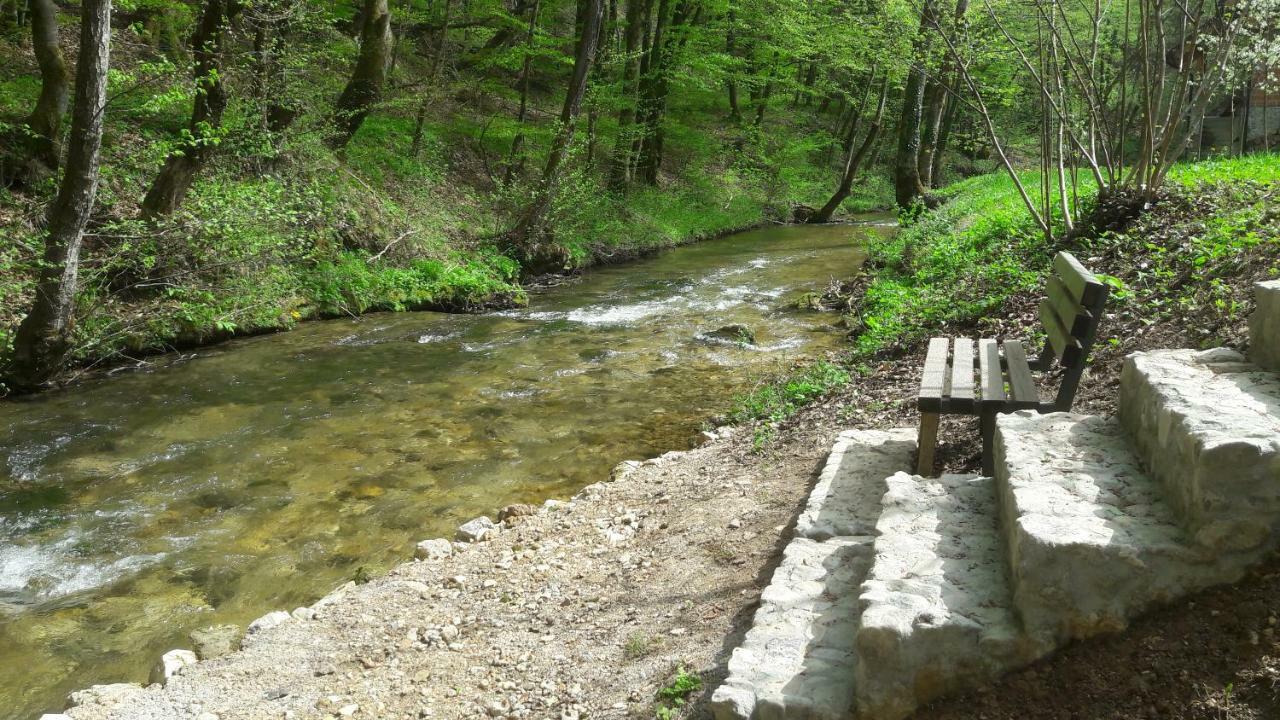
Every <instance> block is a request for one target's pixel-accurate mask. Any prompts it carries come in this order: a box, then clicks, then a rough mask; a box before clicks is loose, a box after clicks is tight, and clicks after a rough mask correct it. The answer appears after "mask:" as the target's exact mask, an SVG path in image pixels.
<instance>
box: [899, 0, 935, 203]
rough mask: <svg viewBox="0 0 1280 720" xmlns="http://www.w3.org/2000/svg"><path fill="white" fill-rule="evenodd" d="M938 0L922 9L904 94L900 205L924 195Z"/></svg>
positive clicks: (900, 152) (901, 126)
mask: <svg viewBox="0 0 1280 720" xmlns="http://www.w3.org/2000/svg"><path fill="white" fill-rule="evenodd" d="M935 14H936V10H935V7H934V0H925V4H924V8H923V9H922V10H921V11H920V32H919V34H918V35H916V40H915V43H914V49H913V52H912V66H911V69H910V70H909V72H908V73H907V87H906V91H905V92H904V93H903V96H902V119H901V120H900V121H899V122H898V158H897V162H896V163H895V168H894V195H895V198H896V199H897V201H898V206H899V207H904V208H905V207H909V206H910V205H911V203H913V202H915V200H916V198H918V197H920V196H922V195H924V193H925V188H924V186H923V185H922V184H921V182H920V125H921V121H922V118H923V115H924V86H925V76H926V72H927V66H928V62H929V52H928V49H929V37H930V35H931V34H932V33H933V32H934V25H935V20H934V16H935Z"/></svg>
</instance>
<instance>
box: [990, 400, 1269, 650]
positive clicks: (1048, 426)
mask: <svg viewBox="0 0 1280 720" xmlns="http://www.w3.org/2000/svg"><path fill="white" fill-rule="evenodd" d="M995 467H996V483H997V488H998V491H999V493H1000V512H1001V528H1002V532H1003V533H1004V536H1005V545H1006V547H1007V548H1008V560H1009V567H1010V575H1011V580H1012V583H1013V588H1014V593H1013V599H1014V604H1015V605H1016V607H1017V608H1018V612H1019V615H1020V617H1021V619H1022V625H1023V628H1024V630H1025V631H1026V632H1027V634H1028V639H1029V642H1030V643H1031V645H1032V646H1033V648H1034V651H1033V652H1036V653H1042V652H1047V651H1048V650H1051V649H1053V648H1054V647H1056V646H1058V645H1061V644H1063V643H1065V642H1067V641H1070V640H1073V639H1078V638H1084V637H1089V636H1091V635H1096V634H1098V633H1102V632H1108V631H1116V630H1120V629H1123V628H1124V627H1125V626H1126V624H1127V623H1128V621H1129V619H1130V618H1132V617H1133V616H1134V615H1136V614H1137V613H1138V612H1141V611H1142V610H1143V609H1144V608H1146V607H1148V606H1150V605H1151V604H1152V603H1154V602H1161V601H1167V600H1171V599H1173V598H1176V597H1179V596H1181V595H1184V594H1186V593H1188V592H1192V591H1194V590H1198V589H1201V588H1204V587H1207V586H1209V585H1214V584H1217V583H1224V582H1233V581H1234V580H1236V579H1238V578H1239V577H1240V575H1241V574H1242V573H1243V568H1244V565H1245V562H1246V561H1247V560H1248V558H1246V557H1244V556H1242V555H1240V554H1233V553H1227V554H1219V553H1217V552H1215V551H1213V550H1211V549H1209V548H1205V547H1203V546H1200V545H1197V544H1195V543H1193V542H1191V541H1190V539H1189V538H1188V537H1187V535H1186V533H1185V531H1184V530H1183V529H1182V527H1181V525H1180V524H1179V523H1178V520H1177V518H1176V517H1175V515H1174V513H1173V511H1172V509H1171V508H1170V507H1169V504H1168V503H1167V502H1166V501H1165V499H1164V492H1163V490H1162V488H1161V487H1160V486H1159V485H1158V484H1157V483H1156V482H1155V481H1154V480H1152V479H1151V478H1150V477H1149V476H1147V475H1146V474H1145V473H1144V472H1143V471H1142V468H1141V465H1140V463H1139V460H1138V456H1137V454H1136V453H1135V452H1134V450H1133V448H1132V446H1131V445H1130V444H1129V441H1128V438H1127V437H1126V435H1125V433H1124V430H1123V428H1121V427H1120V424H1119V422H1118V421H1117V420H1115V419H1114V418H1111V419H1104V418H1100V417H1096V416H1087V415H1077V414H1072V413H1052V414H1048V415H1039V414H1036V413H1034V412H1029V411H1024V412H1019V413H1014V414H1012V415H1004V416H1001V417H1000V418H999V419H998V420H997V422H996V437H995Z"/></svg>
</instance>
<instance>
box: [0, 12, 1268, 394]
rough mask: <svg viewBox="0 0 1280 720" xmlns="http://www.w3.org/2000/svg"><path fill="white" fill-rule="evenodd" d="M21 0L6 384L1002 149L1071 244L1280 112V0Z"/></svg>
mask: <svg viewBox="0 0 1280 720" xmlns="http://www.w3.org/2000/svg"><path fill="white" fill-rule="evenodd" d="M0 9H2V12H0V46H2V47H0V52H2V53H3V57H4V58H5V62H4V66H3V68H0V138H2V139H3V146H2V152H0V188H2V189H0V233H2V234H3V242H2V243H0V355H2V356H3V357H4V358H5V367H6V368H7V369H6V372H5V377H6V380H5V383H6V385H5V391H6V392H13V391H25V390H31V389H35V388H38V387H41V386H44V385H45V384H46V383H48V382H49V381H50V379H51V378H54V377H57V376H58V374H59V372H61V371H63V370H64V369H66V368H68V367H83V366H85V365H88V364H94V363H101V362H122V361H127V360H129V359H131V358H136V357H138V356H140V354H144V353H147V352H152V351H156V350H162V349H167V348H172V347H175V346H179V347H180V346H183V345H191V344H197V343H201V342H207V341H209V340H212V339H217V338H220V337H226V336H229V335H233V334H238V333H249V332H257V331H262V330H268V329H276V328H282V327H288V326H289V325H291V324H293V323H295V322H297V321H299V320H302V319H306V318H311V317H325V316H337V315H344V314H356V313H361V312H364V311H367V310H371V309H406V308H426V307H431V308H444V309H468V308H481V307H490V306H494V305H501V304H506V303H518V302H520V301H521V299H522V297H523V290H522V289H521V283H522V282H524V281H527V280H529V279H530V278H533V277H536V276H538V275H541V274H544V273H553V272H564V271H569V270H573V269H576V268H580V267H583V266H586V265H589V264H592V263H598V262H605V261H610V260H615V259H622V258H627V257H633V256H635V255H636V254H638V253H641V252H644V251H646V250H649V249H652V248H656V247H662V246H666V245H671V244H675V243H680V242H685V241H689V240H693V239H698V238H701V237H707V236H710V235H713V234H716V233H720V232H724V231H727V230H732V229H737V228H743V227H749V226H752V225H756V224H759V223H761V222H767V221H808V222H827V221H830V220H832V219H834V218H837V217H839V216H840V215H841V214H843V213H851V212H856V211H865V210H869V209H874V208H881V209H889V208H893V207H896V208H898V209H899V211H900V213H901V216H902V218H903V219H904V222H908V223H910V222H911V221H912V218H914V217H916V216H917V215H918V214H919V212H920V208H924V207H927V206H930V205H933V204H936V201H937V196H936V195H935V193H934V189H935V188H938V187H940V186H941V185H943V184H944V183H948V182H951V181H954V180H957V179H960V178H963V177H966V176H969V175H973V174H978V173H982V172H990V171H993V170H1002V171H1004V172H1005V173H1007V175H1008V178H1009V179H1010V181H1011V182H1012V183H1013V186H1014V188H1015V189H1016V191H1017V194H1018V197H1019V199H1020V201H1021V204H1022V211H1025V213H1026V215H1028V216H1029V217H1030V218H1031V222H1032V223H1033V225H1034V227H1036V228H1037V231H1038V232H1039V233H1041V234H1042V235H1043V236H1044V237H1045V238H1046V239H1049V240H1052V239H1053V238H1055V237H1059V236H1063V237H1067V236H1071V235H1072V234H1074V233H1077V232H1079V231H1080V230H1081V228H1082V227H1090V226H1093V225H1097V224H1103V225H1105V224H1106V223H1107V222H1109V218H1113V217H1114V216H1116V215H1126V214H1131V213H1132V211H1133V209H1134V208H1136V207H1141V206H1142V205H1143V204H1144V203H1147V202H1149V201H1150V200H1152V199H1153V198H1154V197H1155V195H1156V193H1157V192H1158V190H1159V188H1160V187H1161V185H1162V183H1164V181H1165V180H1166V178H1167V176H1168V174H1169V172H1170V169H1171V168H1172V167H1173V166H1174V164H1175V163H1177V162H1178V161H1179V160H1183V159H1186V158H1188V157H1190V156H1197V157H1198V156H1204V155H1212V154H1223V153H1227V154H1235V153H1241V152H1245V151H1247V150H1252V149H1256V148H1265V147H1269V146H1270V145H1271V144H1272V143H1275V142H1276V130H1275V128H1276V127H1277V126H1280V116H1277V114H1275V113H1274V112H1271V111H1272V108H1273V106H1274V104H1273V103H1272V102H1271V101H1270V100H1269V98H1271V97H1273V96H1274V95H1280V88H1278V87H1274V85H1275V84H1276V80H1277V78H1276V73H1275V72H1274V70H1273V68H1275V67H1276V66H1277V56H1278V55H1280V52H1278V51H1277V47H1276V46H1277V43H1278V42H1280V40H1278V34H1277V24H1278V23H1280V20H1278V18H1280V4H1278V3H1277V2H1276V0H1226V1H1215V2H1193V3H1182V2H1173V1H1171V0H1107V1H1104V0H1073V1H1071V2H1053V1H1050V0H1026V1H1024V2H1010V1H1008V0H983V2H981V3H974V4H971V3H970V2H969V0H945V1H944V0H923V2H915V1H914V0H811V1H808V2H803V3H802V2H788V1H784V0H628V2H618V0H574V1H572V2H570V1H567V0H359V1H357V0H352V1H351V2H337V3H319V2H311V1H310V0H246V1H237V0H206V1H205V2H189V1H183V0H127V1H121V2H117V3H115V4H114V5H113V3H112V2H110V0H83V2H80V3H78V4H73V3H63V2H54V0H7V2H3V3H0ZM1224 122H1225V123H1226V127H1227V128H1228V129H1227V131H1225V132H1222V131H1221V128H1222V127H1223V123H1224ZM1241 124H1243V131H1242V132H1241V131H1239V130H1238V128H1239V127H1240V126H1241Z"/></svg>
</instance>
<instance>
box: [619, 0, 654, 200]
mask: <svg viewBox="0 0 1280 720" xmlns="http://www.w3.org/2000/svg"><path fill="white" fill-rule="evenodd" d="M651 4H652V0H628V2H627V14H626V28H625V29H624V30H623V35H622V44H623V45H622V47H623V57H622V95H623V98H622V103H621V107H619V108H618V136H617V139H616V142H615V144H614V148H613V158H612V160H611V161H610V164H609V187H610V189H612V190H614V191H615V192H617V191H621V190H622V189H623V188H624V187H626V184H627V182H628V181H629V180H630V179H631V146H632V143H633V142H634V141H635V137H634V133H633V132H632V126H633V124H634V123H635V119H636V93H637V92H638V88H637V86H636V82H637V79H638V78H639V75H640V57H639V56H640V40H641V32H642V31H643V30H645V29H646V28H647V21H648V17H649V6H650V5H651Z"/></svg>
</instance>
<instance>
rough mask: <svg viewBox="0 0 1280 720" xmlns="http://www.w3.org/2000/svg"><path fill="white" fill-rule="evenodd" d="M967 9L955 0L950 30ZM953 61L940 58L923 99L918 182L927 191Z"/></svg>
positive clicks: (960, 25)
mask: <svg viewBox="0 0 1280 720" xmlns="http://www.w3.org/2000/svg"><path fill="white" fill-rule="evenodd" d="M968 12H969V0H956V8H955V14H954V16H953V19H952V33H953V34H955V35H956V36H959V34H960V33H961V32H962V31H963V29H964V22H965V20H964V16H965V14H967V13H968ZM955 75H956V68H955V63H954V61H953V60H951V59H950V58H949V57H948V58H947V60H946V61H944V62H943V64H942V68H941V69H940V70H939V71H938V73H937V75H936V76H935V77H934V78H933V79H932V80H930V81H929V86H928V89H927V90H926V91H925V101H924V131H923V133H922V137H921V140H920V185H921V186H923V187H924V189H925V190H926V191H928V190H929V189H930V188H932V187H933V186H934V183H935V181H936V179H937V178H936V177H935V175H934V169H935V168H936V167H938V166H939V163H938V161H937V159H936V157H935V155H936V154H937V150H938V139H939V136H940V133H941V129H942V116H943V113H945V112H946V109H947V104H948V102H947V101H948V99H949V98H950V91H949V89H948V85H951V86H954V85H955V82H956V77H955Z"/></svg>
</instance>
